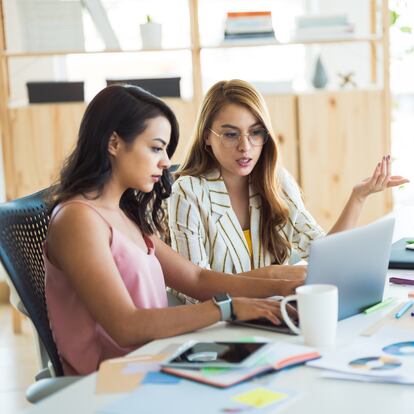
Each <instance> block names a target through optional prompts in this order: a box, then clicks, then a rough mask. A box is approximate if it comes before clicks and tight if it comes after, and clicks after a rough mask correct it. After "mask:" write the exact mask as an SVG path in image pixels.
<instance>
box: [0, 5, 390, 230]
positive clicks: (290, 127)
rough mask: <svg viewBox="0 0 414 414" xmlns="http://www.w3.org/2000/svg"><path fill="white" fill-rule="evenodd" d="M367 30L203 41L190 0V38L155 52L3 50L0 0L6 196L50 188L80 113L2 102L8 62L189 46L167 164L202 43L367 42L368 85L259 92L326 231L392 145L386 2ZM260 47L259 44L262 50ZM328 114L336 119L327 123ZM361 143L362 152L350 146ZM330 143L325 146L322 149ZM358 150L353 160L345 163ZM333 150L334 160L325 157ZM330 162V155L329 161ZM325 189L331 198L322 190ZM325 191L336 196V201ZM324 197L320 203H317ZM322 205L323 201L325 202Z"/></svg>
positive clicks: (183, 122) (371, 211)
mask: <svg viewBox="0 0 414 414" xmlns="http://www.w3.org/2000/svg"><path fill="white" fill-rule="evenodd" d="M368 1H369V7H370V21H369V30H370V33H365V34H356V35H355V36H353V37H350V36H346V37H343V38H341V37H332V38H330V39H319V40H307V41H300V42H299V41H290V42H277V41H273V42H267V43H262V42H251V43H250V42H249V43H245V42H240V43H231V44H230V43H229V44H217V45H202V44H201V42H200V25H199V0H188V7H189V19H190V29H191V45H190V46H189V47H175V48H165V49H156V50H142V49H133V50H96V51H84V50H82V51H52V52H18V51H11V50H8V49H7V45H6V36H5V32H4V15H3V10H4V9H3V1H2V0H0V13H1V16H0V17H1V19H0V25H1V26H0V120H1V133H2V144H3V157H4V165H5V178H6V191H7V198H9V199H12V198H16V197H18V196H22V195H24V194H28V193H31V192H33V191H35V190H37V189H40V188H42V187H46V186H48V185H50V183H51V181H52V180H53V177H56V173H57V171H58V169H59V166H60V165H61V162H62V161H63V159H64V157H65V156H66V155H67V154H68V152H69V151H70V148H71V147H72V145H73V143H74V141H75V138H76V132H77V129H78V125H79V121H80V118H81V116H82V113H83V111H84V108H85V105H86V104H84V103H76V104H75V103H73V104H64V103H62V104H42V105H28V106H22V107H17V108H10V107H9V96H10V94H9V76H10V74H9V69H8V66H9V61H10V59H19V58H28V57H48V56H65V55H70V54H79V55H90V54H111V53H114V54H119V53H164V52H167V51H168V52H171V51H189V52H190V53H191V61H192V83H193V99H192V100H191V101H185V100H182V99H179V98H170V99H165V101H166V102H167V103H168V104H169V105H170V106H171V107H172V108H173V110H174V111H175V113H176V115H177V118H178V120H179V122H180V129H181V140H180V145H179V147H178V149H177V152H176V155H175V157H174V159H173V161H174V162H181V161H182V160H183V157H184V154H185V152H186V150H187V148H188V146H189V142H188V137H189V136H190V135H191V131H192V127H193V125H194V121H195V118H196V113H197V110H198V108H199V104H200V102H201V98H202V91H203V88H202V64H201V53H202V51H203V50H214V49H229V48H246V50H248V48H255V49H256V48H266V47H267V46H272V47H273V46H275V47H289V46H292V45H314V44H315V45H317V44H320V45H327V44H338V47H341V44H352V43H367V44H368V45H369V50H370V53H369V62H368V63H367V64H368V65H369V68H370V78H371V82H372V83H373V84H377V86H376V87H374V88H366V89H358V90H347V91H345V90H344V91H342V90H339V91H328V90H321V91H310V92H306V93H289V94H280V95H271V96H266V97H265V99H266V101H267V103H268V106H269V110H270V113H271V116H272V119H273V121H274V127H275V130H276V134H277V137H278V141H279V144H280V148H281V152H282V158H283V160H284V163H285V165H286V167H287V168H288V170H290V172H291V173H292V174H293V175H294V176H295V178H296V179H297V180H298V181H299V183H300V184H301V186H302V188H303V190H304V194H305V198H306V200H307V205H308V206H309V208H310V210H311V212H312V213H313V214H314V215H315V217H316V218H317V220H318V221H319V222H320V223H321V224H322V225H323V226H324V227H325V228H329V227H330V225H331V224H332V222H333V220H334V218H335V216H336V215H337V214H338V208H339V206H342V205H343V203H344V200H345V198H346V197H347V196H348V194H349V191H350V189H351V186H352V185H353V184H354V183H355V182H357V181H358V180H360V179H361V178H363V177H365V176H367V175H369V170H370V169H371V166H374V165H375V164H376V162H377V160H378V159H379V158H380V157H381V156H382V155H383V154H384V153H388V152H389V149H390V115H389V111H390V103H389V101H390V96H389V68H388V62H389V54H388V44H389V42H388V26H389V23H388V1H387V0H381V1H380V4H381V15H382V22H381V23H382V24H381V26H382V33H377V1H376V0H368ZM379 49H381V50H382V60H383V65H382V76H381V80H382V81H381V84H380V85H378V78H379V76H378V64H377V60H378V56H379ZM263 50H266V49H263ZM330 119H334V120H335V123H333V124H331V123H330V121H329V120H330ZM357 143H363V145H361V147H360V149H359V148H358V146H357V145H356V144H357ZM326 148H329V149H330V150H329V152H327V151H326ZM360 150H362V151H364V156H363V157H361V162H360V163H354V162H350V161H349V160H350V159H355V157H356V158H357V157H358V156H359V155H358V156H357V155H356V153H358V152H359V151H360ZM332 154H335V157H334V156H332ZM334 160H335V162H334ZM327 194H328V196H327ZM329 194H331V195H332V194H334V195H335V200H333V199H331V196H329ZM322 201H323V202H322ZM370 203H371V204H372V205H369V206H368V208H366V209H365V215H364V218H363V222H366V221H369V220H372V219H373V218H377V217H379V216H380V215H382V214H384V213H385V212H387V211H388V210H389V209H390V208H391V199H390V195H389V194H387V195H381V196H378V197H377V198H376V199H375V200H373V201H370ZM322 204H323V206H322Z"/></svg>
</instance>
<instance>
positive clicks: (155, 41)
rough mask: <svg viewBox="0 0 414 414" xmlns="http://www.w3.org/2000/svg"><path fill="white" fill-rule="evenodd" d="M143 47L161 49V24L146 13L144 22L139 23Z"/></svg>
mask: <svg viewBox="0 0 414 414" xmlns="http://www.w3.org/2000/svg"><path fill="white" fill-rule="evenodd" d="M140 31H141V40H142V48H143V49H161V24H160V23H156V22H154V21H153V20H152V18H151V16H149V15H147V21H146V23H143V24H140Z"/></svg>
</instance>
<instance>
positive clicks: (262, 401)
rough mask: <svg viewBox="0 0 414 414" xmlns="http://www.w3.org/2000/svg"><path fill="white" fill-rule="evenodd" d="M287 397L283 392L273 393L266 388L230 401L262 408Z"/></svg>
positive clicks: (252, 391)
mask: <svg viewBox="0 0 414 414" xmlns="http://www.w3.org/2000/svg"><path fill="white" fill-rule="evenodd" d="M287 397H288V395H287V394H285V393H283V392H275V391H271V390H268V389H266V388H255V389H254V390H251V391H247V392H244V393H243V394H239V395H236V396H235V397H232V400H234V401H237V402H239V403H242V404H246V405H250V406H251V407H256V408H262V407H266V406H268V405H271V404H274V403H275V402H279V401H281V400H284V399H285V398H287Z"/></svg>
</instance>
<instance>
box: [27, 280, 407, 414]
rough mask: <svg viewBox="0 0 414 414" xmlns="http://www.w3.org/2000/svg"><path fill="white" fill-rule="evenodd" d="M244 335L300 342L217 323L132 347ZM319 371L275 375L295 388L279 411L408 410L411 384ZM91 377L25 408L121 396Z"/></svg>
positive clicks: (345, 326)
mask: <svg viewBox="0 0 414 414" xmlns="http://www.w3.org/2000/svg"><path fill="white" fill-rule="evenodd" d="M386 290H387V291H386V292H385V295H384V297H387V296H390V295H392V296H398V297H399V298H401V299H407V292H408V291H409V290H410V288H408V287H402V286H392V287H387V289H386ZM411 290H412V289H411ZM390 309H392V307H387V308H386V309H384V310H380V311H377V312H374V313H372V314H370V315H362V314H360V315H356V316H354V317H352V318H348V319H346V320H343V321H341V322H340V323H339V329H338V338H337V346H341V345H346V344H347V343H350V342H351V341H352V339H353V338H354V337H355V336H357V335H358V334H359V333H361V332H362V331H364V330H365V329H366V328H368V327H369V326H371V325H372V324H373V323H375V321H377V320H379V319H381V317H383V316H384V315H385V314H387V313H388V312H389V311H390ZM413 328H414V321H413ZM246 336H262V337H268V338H271V339H272V340H275V341H286V342H292V343H301V337H297V336H289V335H282V334H277V333H272V332H268V331H265V330H259V329H252V328H246V327H236V326H228V325H226V324H225V323H222V322H221V323H217V324H216V325H214V326H211V327H209V328H205V329H202V330H200V331H197V332H193V333H189V334H186V335H181V336H177V337H174V338H168V339H163V340H158V341H154V342H151V343H149V344H147V345H145V346H143V347H142V348H140V349H139V350H137V351H135V354H137V355H139V354H156V353H158V352H160V351H162V350H163V349H164V348H165V347H166V346H167V345H168V344H172V343H183V342H185V341H187V340H189V339H197V340H201V339H204V340H235V339H239V338H241V337H246ZM320 373H321V371H320V370H318V369H314V368H309V367H306V366H300V367H296V368H294V369H290V370H286V371H281V372H279V373H277V374H275V381H276V382H275V385H276V386H279V385H280V388H281V389H291V390H295V391H297V392H298V393H299V397H298V398H297V399H295V400H294V401H293V402H292V403H290V404H288V405H287V406H286V407H283V408H282V409H281V411H283V413H306V414H312V413H315V414H316V413H317V414H323V413H335V414H349V413H364V412H366V413H375V414H382V413H384V414H389V413H391V412H394V413H398V414H403V413H409V412H410V413H412V412H413V409H414V408H413V407H414V387H413V386H410V385H397V384H378V383H362V382H353V381H343V380H336V379H323V378H321V377H320ZM95 378H96V374H93V375H89V376H88V377H86V378H84V379H82V380H80V381H78V382H77V383H75V384H73V385H71V386H69V387H67V388H65V389H64V390H62V391H60V392H58V393H56V394H54V395H53V396H51V397H50V398H48V399H46V400H44V401H42V402H40V403H39V404H37V405H35V406H33V407H32V408H30V409H29V410H28V411H27V413H30V414H40V413H41V414H49V413H50V414H52V413H53V414H55V413H60V414H65V413H67V414H73V413H76V414H83V413H85V414H86V413H93V412H95V410H96V409H97V408H99V407H103V406H105V405H106V404H108V403H110V402H111V401H114V400H115V399H117V398H119V397H120V396H122V394H112V395H99V396H98V395H96V394H95ZM190 399H191V396H189V401H190ZM166 404H168V402H166ZM173 408H174V405H173V404H168V405H166V412H167V410H168V412H169V413H174V412H178V413H179V412H180V408H179V406H177V407H176V408H177V411H174V409H173ZM140 414H142V413H140ZM156 414H162V413H156Z"/></svg>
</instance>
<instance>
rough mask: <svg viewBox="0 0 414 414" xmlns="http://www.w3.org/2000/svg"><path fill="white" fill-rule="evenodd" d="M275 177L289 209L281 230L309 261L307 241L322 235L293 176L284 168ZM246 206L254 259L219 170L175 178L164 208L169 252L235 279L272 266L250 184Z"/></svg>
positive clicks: (259, 199)
mask: <svg viewBox="0 0 414 414" xmlns="http://www.w3.org/2000/svg"><path fill="white" fill-rule="evenodd" d="M278 175H279V182H280V185H281V189H282V191H283V196H284V198H285V201H286V204H287V206H288V208H289V220H288V222H287V224H286V225H285V227H284V228H283V229H282V231H283V233H284V236H285V238H286V239H287V240H288V241H289V242H290V243H291V245H292V248H293V249H294V250H295V251H296V252H297V253H298V254H299V256H300V257H301V258H302V259H307V258H308V255H309V246H310V242H311V241H312V240H314V239H315V238H318V237H321V236H323V235H324V231H323V230H322V228H321V227H319V225H318V224H317V223H316V221H315V220H314V218H313V217H312V216H311V214H310V213H309V212H308V211H307V210H306V208H305V206H304V204H303V201H302V197H301V193H300V190H299V187H298V185H297V183H296V181H295V180H294V179H293V177H292V176H291V175H290V174H289V173H288V172H287V171H286V170H284V169H280V171H279V173H278ZM249 204H250V232H251V239H252V247H253V258H252V260H251V257H250V252H249V248H248V246H247V242H246V239H245V237H244V234H243V230H242V228H241V226H240V223H239V221H238V219H237V217H236V213H235V212H234V210H233V209H232V207H231V204H230V197H229V194H228V192H227V189H226V186H225V184H224V181H223V179H222V177H221V175H220V172H219V170H213V171H211V172H209V173H208V174H205V175H203V176H201V177H190V176H183V177H180V178H178V179H177V180H176V181H175V183H174V184H173V187H172V194H171V197H170V199H169V203H168V213H169V214H168V219H169V228H170V234H171V245H172V247H173V249H174V250H176V251H177V252H178V253H180V254H181V255H182V256H184V257H186V258H188V259H189V260H191V261H192V262H193V263H195V264H196V265H198V266H201V267H203V268H207V269H213V270H216V271H220V272H226V273H233V274H234V273H240V272H247V271H249V270H251V269H252V268H254V269H256V268H259V267H263V266H268V265H270V264H272V263H274V262H275V258H274V257H273V256H272V255H271V254H270V253H269V252H268V251H267V250H266V249H265V248H264V246H263V245H262V242H261V240H260V238H259V228H260V222H261V197H260V195H258V194H255V191H254V188H253V186H252V185H250V188H249Z"/></svg>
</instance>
